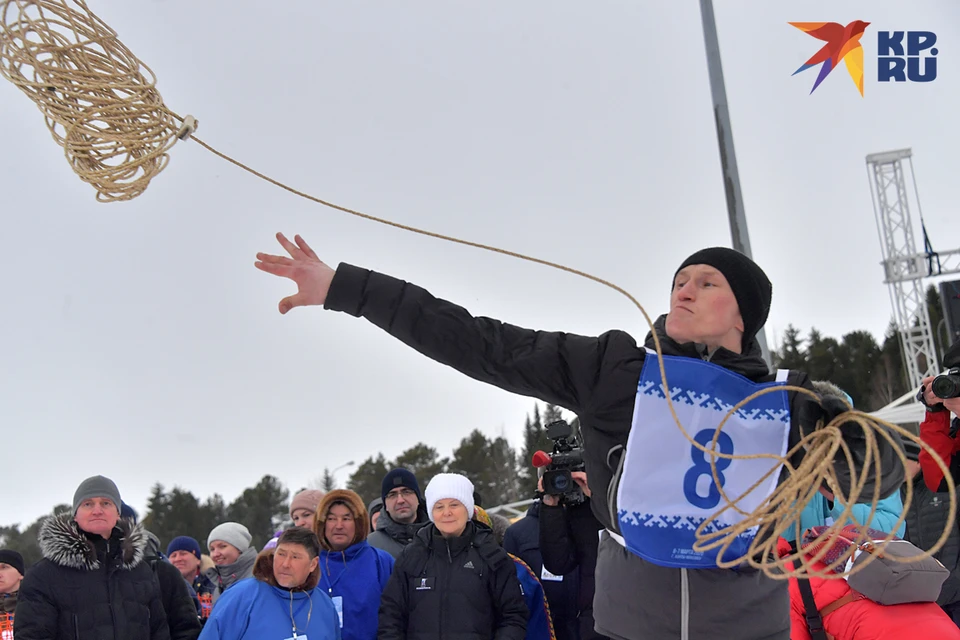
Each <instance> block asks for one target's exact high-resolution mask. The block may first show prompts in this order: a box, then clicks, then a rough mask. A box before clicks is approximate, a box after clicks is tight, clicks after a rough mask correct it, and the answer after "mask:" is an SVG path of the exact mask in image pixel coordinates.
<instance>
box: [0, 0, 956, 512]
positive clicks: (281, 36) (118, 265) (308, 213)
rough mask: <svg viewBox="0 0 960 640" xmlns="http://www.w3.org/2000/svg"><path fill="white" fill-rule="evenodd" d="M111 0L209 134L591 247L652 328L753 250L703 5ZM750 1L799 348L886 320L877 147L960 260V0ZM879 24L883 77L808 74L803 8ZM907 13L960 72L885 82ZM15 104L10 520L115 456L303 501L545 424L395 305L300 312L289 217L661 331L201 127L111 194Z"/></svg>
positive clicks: (947, 66) (481, 232)
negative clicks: (337, 485) (332, 471)
mask: <svg viewBox="0 0 960 640" xmlns="http://www.w3.org/2000/svg"><path fill="white" fill-rule="evenodd" d="M89 4H90V6H91V7H92V8H93V9H94V10H95V11H96V12H97V13H98V14H99V15H100V17H101V18H103V19H104V20H105V21H106V22H107V23H108V24H109V25H111V26H112V27H113V28H114V29H116V30H117V32H118V33H119V35H120V38H121V40H122V41H123V42H124V44H126V45H127V46H128V47H129V48H130V49H131V50H132V51H133V52H134V53H135V54H136V55H137V56H139V57H140V58H141V59H142V60H143V61H144V62H145V63H146V64H148V65H149V66H151V67H152V69H153V70H154V71H155V72H156V74H157V76H158V78H159V84H158V86H159V90H160V92H161V94H162V95H163V97H164V100H165V101H166V103H167V104H168V105H169V106H170V107H171V108H172V109H173V110H174V111H177V112H179V113H181V114H185V113H189V114H192V115H194V116H196V117H197V118H198V119H199V121H200V130H199V131H198V136H200V137H201V138H203V139H204V140H205V141H207V142H209V143H211V144H213V145H214V146H216V147H218V148H219V149H221V150H222V151H224V152H227V153H229V154H232V155H234V156H235V157H237V158H238V159H241V160H243V161H244V162H246V163H248V164H251V165H253V166H255V167H257V168H259V169H261V170H262V171H265V172H266V173H268V174H270V175H272V176H274V177H276V178H278V179H281V180H283V181H285V182H287V183H289V184H291V185H293V186H296V187H299V188H301V189H304V190H306V191H309V192H311V193H313V194H315V195H317V196H319V197H322V198H326V199H330V200H333V201H335V202H338V203H341V204H343V205H346V206H349V207H353V208H357V209H361V210H363V211H367V212H369V213H372V214H375V215H380V216H384V217H387V218H391V219H393V220H397V221H399V222H404V223H408V224H412V225H418V226H421V227H426V228H428V229H432V230H435V231H439V232H443V233H449V234H454V235H457V236H461V237H464V238H469V239H472V240H476V241H479V242H484V243H490V244H494V245H498V246H502V247H505V248H508V249H512V250H515V251H520V252H527V253H531V254H534V255H536V256H539V257H542V258H545V259H548V260H555V261H562V262H565V263H566V264H569V265H570V266H573V267H576V268H579V269H583V270H586V271H589V272H592V273H594V274H596V275H598V276H601V277H604V278H608V279H611V280H613V281H615V282H616V283H617V284H619V285H621V286H623V287H625V288H626V289H627V290H629V291H630V292H632V293H633V294H634V295H635V296H636V297H637V298H638V299H639V300H640V301H641V302H642V303H643V304H644V305H645V306H646V307H647V309H648V311H649V312H650V313H651V314H652V315H656V314H659V313H662V312H664V311H665V310H666V307H667V303H668V291H669V284H670V279H671V277H672V275H673V273H674V271H675V269H676V267H677V265H678V264H679V263H680V262H681V261H682V260H683V259H684V258H685V257H686V256H687V255H689V254H690V253H692V252H693V251H695V250H697V249H700V248H702V247H704V246H711V245H725V246H730V244H731V240H730V231H729V227H728V224H727V217H726V208H725V203H724V192H723V184H722V177H721V170H720V162H719V155H718V151H717V142H716V133H715V129H714V121H713V114H712V103H711V96H710V87H709V83H708V79H707V65H706V60H705V55H704V45H703V38H702V31H701V21H700V13H699V6H698V3H697V2H695V1H693V0H685V1H683V2H653V1H647V2H638V1H637V0H603V1H600V2H582V1H574V0H551V1H549V2H547V1H546V0H536V1H528V2H520V3H518V2H505V1H503V0H495V1H492V2H483V3H477V2H465V1H459V0H458V1H453V0H430V1H426V0H420V1H410V2H402V3H400V2H390V3H388V2H375V3H346V2H306V1H302V2H292V3H280V4H274V5H270V6H269V7H268V6H267V5H265V4H264V3H262V2H249V1H246V0H243V1H241V0H231V1H230V2H225V1H221V2H191V1H188V0H154V1H148V0H140V1H138V2H129V1H125V2H120V1H119V0H90V3H89ZM717 5H718V6H717V8H716V13H717V24H718V30H719V34H720V35H719V37H720V44H721V49H722V54H723V62H724V72H725V75H726V80H727V93H728V97H729V103H730V110H731V113H732V120H733V132H734V136H735V142H736V153H737V159H738V161H739V169H740V176H741V182H742V187H743V193H744V200H745V207H746V215H747V219H748V223H749V232H750V238H751V242H752V245H753V253H754V258H755V259H756V260H757V262H758V263H759V264H760V265H761V266H762V267H763V268H764V269H765V270H766V272H767V273H768V274H769V276H770V278H771V280H772V281H773V284H774V295H773V309H772V311H771V314H770V320H769V322H768V323H767V336H768V339H769V340H770V341H773V340H774V338H775V337H776V338H779V337H780V336H782V334H783V331H784V329H785V328H786V327H787V325H788V324H790V323H793V324H795V325H796V326H798V327H799V328H800V329H801V330H802V331H804V332H806V331H808V330H809V329H810V327H812V326H815V327H816V328H818V329H820V330H821V331H822V332H824V333H825V334H827V335H831V336H836V337H839V336H841V335H842V334H844V333H846V332H849V331H853V330H858V329H867V330H869V331H871V332H872V333H874V334H875V335H876V336H877V337H878V339H880V338H881V337H882V333H883V331H884V329H885V327H886V325H887V323H888V322H889V320H890V317H891V313H892V311H891V306H890V299H889V296H888V292H887V288H886V286H885V285H884V284H883V282H882V279H883V274H882V271H881V267H880V264H879V262H880V260H881V253H880V246H879V242H878V237H877V229H876V224H875V221H874V213H873V208H872V205H871V200H870V191H869V184H868V179H867V172H866V169H865V162H864V158H865V156H866V155H867V154H869V153H873V152H879V151H887V150H891V149H899V148H903V147H912V149H913V151H914V154H915V157H914V167H915V169H916V173H917V180H918V183H919V190H920V196H921V202H922V205H923V213H924V216H925V219H926V223H927V227H928V230H929V231H930V233H931V236H932V239H933V242H934V244H935V246H936V248H938V249H941V250H946V249H954V248H957V247H960V225H958V224H957V216H958V215H960V209H958V206H957V199H956V180H957V179H956V166H955V165H956V162H955V161H956V155H955V153H956V149H957V148H958V139H957V138H958V134H957V132H958V127H957V125H956V105H957V104H958V98H960V96H958V91H960V76H958V74H960V70H958V67H960V56H958V54H957V44H958V43H960V3H957V2H955V1H954V0H936V1H934V0H928V1H926V2H922V3H905V2H902V1H895V0H872V1H871V2H853V1H846V2H840V3H838V2H833V1H830V2H828V1H826V0H802V1H801V0H790V1H782V2H762V1H752V2H746V1H743V0H739V1H738V0H722V1H720V2H717ZM856 19H862V20H866V21H869V22H871V23H872V24H871V25H870V27H868V29H867V33H866V35H865V37H864V43H865V45H866V47H865V50H866V53H865V63H866V82H865V85H866V86H865V96H864V97H861V96H860V95H859V93H857V91H856V89H855V87H854V86H853V83H852V82H851V80H850V77H849V75H848V74H847V71H846V69H845V68H840V69H836V70H835V71H834V73H832V74H831V75H830V76H829V77H828V78H827V79H826V80H825V81H824V83H823V84H822V85H821V86H820V87H819V88H818V89H817V91H816V92H815V93H813V94H812V95H809V92H810V88H811V87H812V86H813V82H814V80H815V79H816V73H817V71H814V70H809V71H806V72H804V73H802V74H799V75H797V76H791V73H793V71H794V70H795V69H796V68H797V67H799V66H800V65H801V64H802V63H803V62H804V61H805V60H806V59H807V58H808V57H809V56H811V55H812V54H813V53H814V52H815V51H816V50H817V48H819V46H820V44H819V43H818V41H816V40H814V39H813V38H811V37H810V36H808V35H806V34H804V33H802V32H800V31H799V30H797V29H795V28H794V27H791V26H789V25H788V24H787V22H788V21H836V22H840V23H842V24H846V23H848V22H850V21H852V20H856ZM895 29H919V30H924V29H929V30H933V31H936V33H937V35H938V37H939V41H938V43H937V46H938V49H939V55H938V58H937V59H938V65H939V78H938V79H937V80H936V81H935V82H933V83H929V84H880V83H878V82H877V81H876V40H877V31H878V30H895ZM0 113H2V114H3V116H4V117H3V126H2V127H0V149H2V153H0V188H2V190H3V198H2V201H0V202H2V204H0V211H2V221H3V226H2V228H3V233H2V235H0V239H2V243H3V251H4V263H5V264H6V265H7V268H5V269H2V270H0V290H2V291H3V299H4V303H3V313H2V314H0V335H2V339H0V426H2V429H3V434H4V435H3V438H4V455H3V466H2V468H3V470H4V476H5V479H6V491H5V494H6V498H5V500H4V502H3V507H2V509H0V524H7V523H12V522H18V521H19V522H22V523H24V524H27V523H29V522H30V521H32V520H33V519H34V518H35V517H37V516H38V515H40V514H41V513H43V512H44V511H46V510H47V509H49V508H50V507H51V506H52V505H54V504H55V503H58V502H69V501H70V499H71V497H72V495H73V491H74V489H75V488H76V486H77V484H78V483H79V481H80V480H82V479H83V478H84V477H86V476H89V475H93V474H97V473H102V474H105V475H108V476H111V477H113V478H114V479H115V480H116V481H117V483H118V484H119V486H120V490H121V492H122V494H123V495H124V497H125V499H126V500H127V501H128V502H130V503H131V504H132V505H133V506H134V507H135V508H137V509H138V510H140V511H141V512H142V511H143V510H144V506H145V503H146V497H147V495H148V493H149V490H150V487H151V485H152V484H153V483H155V482H157V481H159V482H162V483H163V484H164V485H166V486H167V487H168V488H169V487H171V486H172V485H175V484H176V485H180V486H182V487H184V488H186V489H189V490H191V491H193V492H194V493H195V494H197V495H199V496H200V497H203V498H205V497H207V496H209V495H210V494H212V493H214V492H219V493H221V494H222V495H223V496H224V497H225V498H226V499H227V500H228V501H229V500H232V499H233V498H235V497H236V496H237V494H238V493H239V492H240V491H242V490H243V489H244V488H245V487H248V486H252V485H253V484H254V483H256V482H257V480H258V479H259V478H260V477H262V476H263V475H264V474H266V473H270V474H274V475H276V476H278V477H279V478H280V479H281V480H282V481H283V482H284V483H286V484H287V485H288V486H289V487H290V488H291V490H295V489H297V488H299V487H300V486H303V485H305V484H307V483H309V482H310V481H311V480H313V479H314V478H316V477H317V476H318V475H320V473H321V472H322V470H323V468H324V467H325V466H328V467H331V468H333V467H337V466H339V465H341V464H343V463H345V462H347V461H351V460H353V461H356V462H357V463H359V462H361V461H362V460H363V459H364V458H366V457H367V456H369V455H372V454H375V453H376V452H378V451H382V452H383V453H384V454H385V455H387V456H388V457H393V456H395V455H396V454H398V453H399V452H400V451H402V450H403V449H404V448H406V447H408V446H410V445H412V444H414V443H415V442H417V441H427V442H429V443H430V444H432V445H434V446H435V447H437V448H438V449H439V450H440V451H441V453H442V454H444V455H449V453H450V451H451V450H452V449H453V448H454V447H455V446H456V444H457V443H458V441H459V440H460V439H461V438H462V437H464V436H465V435H467V434H468V433H469V431H470V430H472V429H475V428H476V429H481V430H482V431H484V432H485V433H487V434H489V435H490V436H495V435H498V434H501V433H503V434H506V435H507V437H509V438H510V439H511V441H512V442H514V443H515V444H516V445H519V444H520V442H521V429H522V426H523V421H524V416H525V414H526V413H528V412H530V411H531V410H532V408H533V406H534V401H533V400H532V399H529V398H523V397H517V396H512V395H510V394H507V393H505V392H502V391H500V390H498V389H495V388H492V387H487V386H484V385H481V384H479V383H476V382H474V381H472V380H469V379H467V378H465V377H462V376H460V375H459V374H457V373H456V372H454V371H452V370H449V369H447V368H445V367H443V366H441V365H438V364H435V363H433V362H431V361H429V360H427V359H426V358H424V357H422V356H420V355H419V354H417V353H415V352H414V351H412V350H410V349H408V348H406V347H404V346H403V345H401V344H400V343H398V342H396V341H394V340H393V339H391V338H390V337H389V336H387V335H386V334H384V333H383V332H381V331H380V330H378V329H376V328H374V327H373V326H371V325H370V324H369V323H367V322H365V321H363V320H357V319H354V318H351V317H349V316H346V315H344V314H334V313H330V312H325V311H323V310H321V309H308V310H296V311H295V312H293V313H291V314H289V315H288V316H286V317H283V316H281V315H279V313H278V312H277V307H276V305H277V302H278V301H279V299H280V298H281V297H283V296H285V295H288V294H289V293H291V292H292V291H293V290H294V289H293V285H292V283H289V282H287V281H281V280H279V279H276V278H273V277H271V276H267V275H265V274H263V273H260V272H258V271H257V270H256V269H254V267H253V261H254V256H255V254H256V252H257V251H263V250H266V251H271V252H276V251H279V247H278V246H277V245H276V242H275V240H274V238H273V235H274V233H275V232H277V231H284V232H285V233H287V234H290V235H292V234H294V233H300V234H302V235H303V236H304V237H305V238H306V239H307V240H308V241H309V242H310V243H311V244H312V245H313V247H314V248H315V249H316V250H317V251H318V253H319V254H320V256H321V257H322V258H323V259H324V260H326V261H328V262H330V263H331V264H333V265H336V264H338V263H339V262H341V261H345V262H350V263H352V264H357V265H361V266H365V267H369V268H372V269H376V270H380V271H384V272H386V273H390V274H392V275H395V276H398V277H401V278H404V279H407V280H410V281H413V282H415V283H417V284H420V285H423V286H425V287H427V288H428V289H429V290H431V291H432V292H433V293H435V294H437V295H440V296H443V297H446V298H448V299H451V300H453V301H455V302H457V303H460V304H462V305H464V306H466V307H467V308H468V309H470V310H471V311H472V312H474V313H475V314H481V315H489V316H493V317H497V318H500V319H503V320H506V321H510V322H512V323H515V324H519V325H523V326H528V327H534V328H542V329H562V330H567V331H572V332H578V333H585V334H598V333H600V332H603V331H605V330H607V329H611V328H621V329H625V330H628V331H630V332H631V333H633V334H634V335H636V336H637V337H640V338H642V336H643V335H644V334H645V333H646V331H647V328H646V326H645V323H644V320H643V317H642V316H641V315H640V313H639V312H638V311H637V310H636V309H635V308H634V307H633V306H632V305H631V304H630V302H629V301H627V300H626V299H625V298H623V297H622V296H620V295H619V294H617V293H615V292H613V291H610V290H608V289H606V288H604V287H602V286H600V285H597V284H593V283H590V282H587V281H585V280H581V279H579V278H577V277H575V276H572V275H567V274H563V273H559V272H556V271H553V270H550V269H548V268H545V267H542V266H537V265H534V264H529V263H524V262H520V261H517V260H515V259H512V258H508V257H504V256H500V255H494V254H490V253H486V252H482V251H478V250H475V249H470V248H465V247H459V246H455V245H451V244H447V243H443V242H440V241H437V240H433V239H429V238H423V237H418V236H414V235H411V234H409V233H406V232H403V231H399V230H394V229H390V228H387V227H383V226H380V225H376V224H373V223H370V222H366V221H363V220H359V219H356V218H353V217H350V216H347V215H346V214H343V213H339V212H336V211H333V210H330V209H326V208H324V207H320V206H318V205H315V204H312V203H310V202H307V201H304V200H301V199H298V198H296V197H294V196H292V195H290V194H288V193H286V192H283V191H281V190H279V189H277V188H275V187H273V186H271V185H269V184H267V183H264V182H262V181H259V180H257V179H255V178H254V177H252V176H250V175H248V174H245V173H243V172H241V171H239V170H238V169H236V168H234V167H232V166H230V165H228V164H226V163H224V162H223V161H222V160H219V159H218V158H216V157H214V156H213V155H211V154H209V153H207V152H206V151H204V150H203V149H202V148H200V147H199V146H198V145H196V144H189V143H181V144H178V145H177V146H176V147H175V149H174V150H173V152H172V156H173V157H172V160H171V163H170V165H169V167H168V168H167V169H166V170H165V171H164V172H163V173H162V174H160V175H159V176H158V177H157V178H156V179H155V180H154V181H153V183H152V184H151V185H150V187H149V189H148V190H147V191H146V193H145V194H144V195H142V196H140V197H139V198H137V199H136V200H133V201H131V202H127V203H119V204H109V205H107V204H100V203H98V202H96V200H95V199H94V195H95V193H94V191H93V189H92V187H90V186H89V185H86V184H84V183H83V182H81V181H80V180H79V178H78V177H77V176H76V175H74V174H73V173H72V171H71V169H70V167H69V166H68V164H67V162H66V160H65V159H64V155H63V151H62V149H61V148H60V147H58V146H57V145H56V144H55V142H54V141H53V139H52V138H51V137H50V136H49V134H48V132H47V129H46V127H45V126H44V122H43V118H42V116H41V114H40V112H39V111H37V109H36V107H35V106H34V105H33V103H32V102H31V101H30V100H29V99H28V98H27V97H26V96H25V95H23V94H22V93H20V92H19V91H18V90H17V89H16V88H15V87H14V86H13V85H11V84H9V83H7V82H0ZM951 162H953V165H951V164H950V163H951ZM915 222H917V221H916V218H915ZM348 473H349V470H342V471H340V472H339V474H338V479H340V480H341V481H343V480H345V479H346V477H347V474H348Z"/></svg>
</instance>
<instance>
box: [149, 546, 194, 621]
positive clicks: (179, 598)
mask: <svg viewBox="0 0 960 640" xmlns="http://www.w3.org/2000/svg"><path fill="white" fill-rule="evenodd" d="M147 564H148V565H149V566H150V568H152V569H153V572H154V574H156V576H157V582H158V583H159V585H160V598H161V601H162V602H163V610H164V611H165V612H166V615H167V625H168V626H169V627H170V640H197V638H199V637H200V616H199V615H198V614H197V605H196V604H194V601H193V598H192V597H191V596H190V590H189V584H188V583H187V581H186V580H184V579H183V574H181V573H180V570H179V569H177V568H176V567H175V566H173V565H172V564H170V563H169V562H167V561H166V560H164V559H163V558H161V557H160V556H150V557H148V558H147Z"/></svg>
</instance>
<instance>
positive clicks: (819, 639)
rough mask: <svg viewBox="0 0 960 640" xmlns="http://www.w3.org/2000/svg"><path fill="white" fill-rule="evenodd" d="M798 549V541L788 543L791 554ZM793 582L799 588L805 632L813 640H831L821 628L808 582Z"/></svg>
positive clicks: (821, 622) (803, 579) (800, 579)
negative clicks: (805, 622) (808, 633)
mask: <svg viewBox="0 0 960 640" xmlns="http://www.w3.org/2000/svg"><path fill="white" fill-rule="evenodd" d="M798 547H799V541H797V540H794V541H792V542H791V543H790V551H791V552H792V553H796V552H797V548H798ZM791 566H792V563H791ZM795 580H796V581H797V586H798V587H799V588H800V598H801V599H802V600H803V617H804V618H805V619H806V621H807V630H808V631H809V632H810V637H811V638H812V639H813V640H831V639H830V638H828V637H827V630H826V629H824V627H823V617H822V616H821V615H820V611H819V610H818V609H817V601H816V600H815V599H814V597H813V588H812V587H811V586H810V580H808V579H807V578H795Z"/></svg>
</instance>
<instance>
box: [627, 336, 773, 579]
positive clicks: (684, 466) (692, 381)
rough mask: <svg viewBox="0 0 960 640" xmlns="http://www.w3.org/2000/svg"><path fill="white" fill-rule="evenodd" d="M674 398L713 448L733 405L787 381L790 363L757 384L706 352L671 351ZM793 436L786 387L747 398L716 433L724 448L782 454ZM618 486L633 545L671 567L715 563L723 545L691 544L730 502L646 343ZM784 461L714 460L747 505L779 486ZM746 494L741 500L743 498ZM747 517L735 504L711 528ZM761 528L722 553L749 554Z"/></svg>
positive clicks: (728, 487) (733, 494)
mask: <svg viewBox="0 0 960 640" xmlns="http://www.w3.org/2000/svg"><path fill="white" fill-rule="evenodd" d="M663 360H664V366H665V368H666V372H667V383H668V384H669V385H670V397H671V399H672V400H673V406H674V410H675V411H676V412H677V417H678V418H679V419H680V423H681V424H682V425H683V426H684V428H686V430H687V432H688V433H690V435H691V436H693V437H694V439H695V440H696V441H697V442H699V443H700V444H702V445H704V446H706V447H709V446H710V442H711V440H712V439H713V436H714V432H715V430H716V427H717V425H718V424H720V421H721V420H723V418H724V416H725V415H726V414H727V412H728V411H729V410H730V409H732V408H733V407H734V405H736V404H737V403H738V402H741V401H742V400H743V399H744V398H746V397H747V396H749V395H751V394H752V393H754V392H756V391H758V390H760V389H765V388H768V387H772V386H781V387H782V386H784V385H785V384H786V380H787V371H786V370H780V371H778V372H777V378H776V382H769V383H762V384H758V383H755V382H752V381H750V380H748V379H747V378H745V377H743V376H741V375H739V374H737V373H734V372H733V371H730V370H729V369H724V368H723V367H721V366H718V365H715V364H713V363H711V362H706V361H704V360H700V359H698V358H688V357H677V356H664V358H663ZM789 435H790V408H789V401H788V398H787V392H786V390H781V391H772V392H770V393H766V394H764V395H762V396H760V397H759V398H755V399H754V400H751V401H750V403H748V404H747V405H744V406H743V407H741V408H740V409H739V410H738V411H737V412H736V413H735V414H734V415H732V416H731V417H730V418H729V419H728V420H727V422H726V423H725V424H724V426H723V430H722V431H721V433H720V436H719V439H718V441H717V445H716V446H717V449H718V450H719V451H720V452H722V453H728V454H736V455H744V454H773V455H776V456H784V455H785V454H786V452H787V446H788V439H789ZM624 456H625V457H624V465H623V471H622V475H621V478H620V485H619V488H618V490H617V504H618V507H619V512H618V519H619V526H620V531H621V534H622V536H623V540H624V542H625V546H626V547H627V549H629V550H630V551H632V552H633V553H635V554H637V555H639V556H640V557H642V558H644V559H645V560H648V561H650V562H652V563H654V564H658V565H662V566H666V567H682V568H689V569H711V568H716V566H717V564H716V563H717V553H718V552H719V549H713V550H711V551H707V552H697V551H694V549H693V543H694V541H695V540H696V536H695V531H696V528H697V526H699V525H700V524H701V523H702V522H704V521H705V520H708V519H711V518H712V517H713V515H715V514H716V512H717V511H718V510H719V509H720V508H722V507H723V506H724V503H723V499H722V497H721V496H720V492H719V491H718V490H717V487H716V486H715V484H714V480H713V475H712V473H711V470H710V458H709V457H708V456H707V455H706V454H705V453H704V452H702V451H700V450H699V449H696V448H694V447H693V446H692V445H691V444H690V443H689V442H688V441H687V439H686V438H684V436H683V434H682V433H681V432H680V430H679V429H678V428H677V425H676V424H675V422H674V420H673V417H672V416H671V415H670V409H669V406H668V405H667V401H666V395H665V393H664V389H663V384H662V381H661V378H660V367H659V364H658V362H657V356H656V352H655V351H652V350H651V349H647V357H646V359H645V361H644V363H643V370H642V371H641V373H640V383H639V386H638V389H637V397H636V404H635V406H634V412H633V426H632V428H631V430H630V437H629V440H628V441H627V449H626V452H625V453H624ZM781 466H782V464H781V463H780V462H779V461H777V460H772V459H770V458H763V459H757V460H730V459H724V458H717V461H716V467H717V472H718V475H719V479H720V482H721V484H722V486H723V489H724V492H725V493H726V494H727V496H728V497H729V498H730V499H731V500H732V501H735V502H736V504H737V506H738V507H739V508H741V509H742V510H744V511H746V512H747V513H750V512H752V511H753V510H754V509H755V508H757V507H758V506H759V505H760V504H761V503H762V502H763V501H764V500H765V499H766V498H768V497H769V496H770V494H771V493H773V491H774V489H775V488H776V486H777V481H778V479H779V474H780V467H781ZM771 468H776V471H775V472H774V473H773V474H771V475H770V476H769V477H768V479H767V480H766V481H765V482H764V483H763V484H762V485H760V486H759V487H757V488H756V489H754V490H753V492H751V493H750V494H749V495H746V496H744V495H743V494H744V492H746V490H747V489H749V488H750V487H751V486H752V485H753V484H754V483H755V482H756V481H757V480H758V479H760V478H761V477H762V476H763V475H764V474H765V473H767V472H768V471H770V469H771ZM741 497H742V499H741ZM741 520H742V516H741V515H740V514H738V513H737V512H736V511H733V510H728V511H726V512H724V513H723V514H721V516H720V517H719V518H718V519H713V520H712V521H711V522H710V524H709V525H708V528H707V529H706V530H707V531H716V530H720V529H723V528H725V527H729V526H730V525H731V524H735V523H737V522H739V521H741ZM756 533H757V528H756V527H754V528H753V529H750V530H749V531H747V532H745V533H744V534H741V535H740V536H739V537H738V538H737V541H736V542H735V543H734V544H733V545H732V546H731V547H730V548H729V550H728V551H727V552H726V553H725V555H724V559H734V558H736V557H740V556H742V555H743V554H744V553H745V552H746V550H747V549H748V547H749V546H750V543H751V542H752V541H753V538H754V536H755V535H756Z"/></svg>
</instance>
